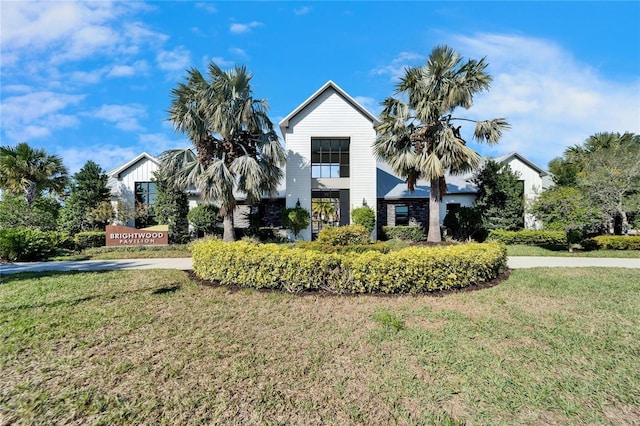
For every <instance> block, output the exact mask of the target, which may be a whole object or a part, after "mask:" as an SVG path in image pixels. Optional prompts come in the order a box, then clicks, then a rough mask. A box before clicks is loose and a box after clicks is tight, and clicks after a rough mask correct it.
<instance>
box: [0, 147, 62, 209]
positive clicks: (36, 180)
mask: <svg viewBox="0 0 640 426" xmlns="http://www.w3.org/2000/svg"><path fill="white" fill-rule="evenodd" d="M67 174H68V171H67V168H66V167H65V166H64V164H63V163H62V159H61V158H60V157H58V156H57V155H51V154H47V152H46V151H45V150H44V149H34V148H32V147H30V146H29V144H28V143H26V142H21V143H19V144H17V145H16V146H15V147H11V146H2V147H0V188H2V189H3V190H5V191H8V192H10V193H12V194H22V195H23V197H24V200H25V202H26V203H27V208H29V209H30V208H31V205H32V204H33V202H34V200H35V199H36V198H37V197H38V196H40V195H41V194H42V193H43V192H44V191H49V192H51V193H62V191H63V190H64V189H65V186H66V184H67Z"/></svg>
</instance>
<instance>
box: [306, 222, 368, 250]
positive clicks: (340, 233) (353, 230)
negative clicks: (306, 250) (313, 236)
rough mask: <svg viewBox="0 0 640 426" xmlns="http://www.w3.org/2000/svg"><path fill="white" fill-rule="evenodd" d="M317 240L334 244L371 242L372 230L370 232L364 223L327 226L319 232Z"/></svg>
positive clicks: (345, 244)
mask: <svg viewBox="0 0 640 426" xmlns="http://www.w3.org/2000/svg"><path fill="white" fill-rule="evenodd" d="M316 241H318V242H319V243H322V244H331V245H334V246H348V245H352V244H369V243H371V232H368V231H367V229H366V228H365V227H364V226H362V225H346V226H325V227H324V228H322V229H321V230H320V232H319V233H318V239H317V240H316Z"/></svg>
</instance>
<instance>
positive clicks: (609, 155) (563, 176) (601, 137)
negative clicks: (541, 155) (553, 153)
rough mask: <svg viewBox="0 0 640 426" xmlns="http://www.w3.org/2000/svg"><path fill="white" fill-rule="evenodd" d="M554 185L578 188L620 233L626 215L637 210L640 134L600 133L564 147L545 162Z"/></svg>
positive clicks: (639, 173)
mask: <svg viewBox="0 0 640 426" xmlns="http://www.w3.org/2000/svg"><path fill="white" fill-rule="evenodd" d="M549 170H550V171H551V173H552V174H553V175H554V181H555V182H556V184H558V185H566V186H572V187H575V188H578V189H579V190H581V191H582V193H583V195H584V196H585V197H586V198H587V199H588V200H590V202H591V204H592V207H593V208H594V209H596V210H603V211H604V212H605V213H606V214H607V215H608V216H609V219H610V220H611V221H613V224H614V232H615V233H616V234H621V233H622V230H623V228H624V227H625V226H626V225H627V215H628V214H632V215H634V214H636V213H637V212H638V211H640V135H636V134H633V133H629V132H626V133H623V134H620V133H613V132H602V133H596V134H594V135H591V136H589V137H588V138H587V139H586V140H585V141H584V143H582V144H580V145H574V146H571V147H569V148H567V149H566V150H565V151H564V153H563V155H562V157H559V158H556V159H554V160H552V161H551V162H550V163H549Z"/></svg>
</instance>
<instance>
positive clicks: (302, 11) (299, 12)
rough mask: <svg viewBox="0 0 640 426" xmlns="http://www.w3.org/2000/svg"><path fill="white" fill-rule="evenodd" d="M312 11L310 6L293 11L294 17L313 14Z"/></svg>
mask: <svg viewBox="0 0 640 426" xmlns="http://www.w3.org/2000/svg"><path fill="white" fill-rule="evenodd" d="M311 10H312V9H311V8H310V7H309V6H303V7H299V8H297V9H293V13H294V15H306V14H307V13H309V12H311Z"/></svg>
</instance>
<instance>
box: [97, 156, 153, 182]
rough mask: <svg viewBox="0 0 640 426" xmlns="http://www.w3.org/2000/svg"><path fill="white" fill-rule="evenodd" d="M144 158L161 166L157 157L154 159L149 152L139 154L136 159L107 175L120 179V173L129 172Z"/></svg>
mask: <svg viewBox="0 0 640 426" xmlns="http://www.w3.org/2000/svg"><path fill="white" fill-rule="evenodd" d="M143 158H146V159H147V160H149V161H152V162H154V163H155V164H156V165H160V160H158V159H157V158H156V157H154V156H153V155H151V154H149V153H147V152H143V153H141V154H138V155H137V156H136V157H135V158H134V159H132V160H129V161H128V162H126V163H125V164H123V165H121V166H118V167H116V168H115V169H113V170H111V171H110V172H108V173H107V175H109V176H114V177H116V178H117V177H118V176H119V175H120V173H122V172H123V171H125V170H127V169H128V168H129V167H131V166H133V165H134V164H136V163H137V162H138V161H140V160H142V159H143Z"/></svg>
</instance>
